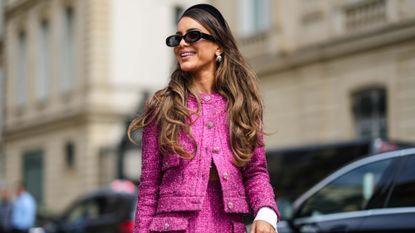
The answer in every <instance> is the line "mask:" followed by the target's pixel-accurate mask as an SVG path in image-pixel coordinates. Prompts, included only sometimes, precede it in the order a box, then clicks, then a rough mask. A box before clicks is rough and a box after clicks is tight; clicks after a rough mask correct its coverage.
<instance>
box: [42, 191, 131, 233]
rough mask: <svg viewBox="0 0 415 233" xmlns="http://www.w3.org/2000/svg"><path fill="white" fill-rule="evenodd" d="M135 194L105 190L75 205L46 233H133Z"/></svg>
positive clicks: (85, 196)
mask: <svg viewBox="0 0 415 233" xmlns="http://www.w3.org/2000/svg"><path fill="white" fill-rule="evenodd" d="M135 203H136V194H135V192H124V191H121V192H120V191H115V190H113V189H103V190H98V191H94V192H92V193H89V194H86V195H84V196H82V197H80V198H79V199H77V200H76V201H74V202H73V203H72V204H71V205H70V206H69V207H68V208H67V209H66V210H65V211H64V212H63V214H61V215H60V216H59V217H58V218H56V219H54V220H53V221H51V222H49V223H47V224H46V225H45V226H44V227H43V231H44V232H45V233H132V232H133V225H134V224H133V223H134V222H133V219H134V212H135Z"/></svg>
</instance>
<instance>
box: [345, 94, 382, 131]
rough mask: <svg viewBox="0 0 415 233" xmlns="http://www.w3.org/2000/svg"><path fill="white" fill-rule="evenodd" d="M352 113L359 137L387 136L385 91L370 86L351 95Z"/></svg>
mask: <svg viewBox="0 0 415 233" xmlns="http://www.w3.org/2000/svg"><path fill="white" fill-rule="evenodd" d="M352 98H353V100H352V101H353V115H354V121H355V128H356V133H357V136H358V137H359V138H369V139H370V138H379V137H380V138H387V136H388V135H387V134H388V133H387V106H386V91H385V89H383V88H372V89H366V90H363V91H359V92H357V93H355V94H354V95H353V97H352Z"/></svg>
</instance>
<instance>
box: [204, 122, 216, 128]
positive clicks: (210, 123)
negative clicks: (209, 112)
mask: <svg viewBox="0 0 415 233" xmlns="http://www.w3.org/2000/svg"><path fill="white" fill-rule="evenodd" d="M206 126H207V127H208V129H211V128H213V127H214V126H215V124H214V123H213V122H212V121H209V122H208V123H207V124H206Z"/></svg>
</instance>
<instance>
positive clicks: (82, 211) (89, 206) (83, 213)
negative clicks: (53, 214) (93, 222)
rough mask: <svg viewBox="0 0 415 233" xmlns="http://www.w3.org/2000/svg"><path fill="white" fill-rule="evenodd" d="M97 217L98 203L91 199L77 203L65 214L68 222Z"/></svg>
mask: <svg viewBox="0 0 415 233" xmlns="http://www.w3.org/2000/svg"><path fill="white" fill-rule="evenodd" d="M98 217H99V206H98V203H97V202H96V201H95V200H94V199H92V200H88V201H83V202H79V203H77V204H76V205H75V206H74V207H73V208H72V209H71V210H70V211H69V212H68V213H67V215H66V217H65V219H66V220H67V221H68V222H70V223H71V222H79V221H82V220H87V219H96V218H98Z"/></svg>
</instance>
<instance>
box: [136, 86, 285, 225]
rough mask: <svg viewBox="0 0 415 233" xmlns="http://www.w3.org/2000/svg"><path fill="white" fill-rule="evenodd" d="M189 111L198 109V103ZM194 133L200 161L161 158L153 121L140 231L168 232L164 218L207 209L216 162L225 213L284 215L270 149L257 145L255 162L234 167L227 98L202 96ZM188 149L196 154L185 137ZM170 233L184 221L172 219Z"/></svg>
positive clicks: (146, 133)
mask: <svg viewBox="0 0 415 233" xmlns="http://www.w3.org/2000/svg"><path fill="white" fill-rule="evenodd" d="M187 104H188V107H189V108H191V109H194V110H196V109H197V102H196V99H195V98H194V97H193V96H192V97H189V99H188V103H187ZM192 120H193V121H194V123H193V124H192V125H191V130H192V135H193V137H194V139H195V140H196V142H197V143H198V145H197V148H196V153H195V157H194V158H193V159H192V160H186V159H182V158H180V157H178V156H177V155H176V154H173V153H172V154H164V155H161V154H160V151H159V147H158V143H157V142H158V130H157V126H156V125H155V124H154V123H153V124H150V125H148V126H147V127H145V128H144V130H143V137H142V167H141V178H140V185H139V192H138V200H137V207H136V217H135V229H134V233H143V232H144V233H147V232H150V231H151V230H157V229H163V224H164V223H165V221H164V220H163V219H160V217H158V216H157V215H158V214H162V213H166V212H172V211H197V210H200V209H201V207H202V203H203V199H204V194H205V192H206V188H207V185H208V180H209V171H210V167H211V164H212V162H213V163H214V164H215V166H216V168H217V171H218V175H219V180H220V184H221V187H222V193H223V203H224V208H225V209H224V211H225V212H227V213H242V214H246V213H249V212H250V208H251V209H252V210H253V213H254V215H256V214H257V212H258V210H259V209H260V208H261V207H265V206H266V207H270V208H272V209H273V210H274V211H275V212H276V213H277V215H278V216H279V212H278V208H277V205H276V201H275V197H274V191H273V188H272V187H271V185H270V182H269V175H268V171H267V164H266V158H265V148H264V147H257V148H256V149H255V151H254V154H253V157H252V160H251V161H250V162H249V164H248V165H247V166H245V167H243V168H240V167H237V166H235V165H234V164H233V163H232V156H233V155H232V150H231V145H230V136H229V125H228V121H227V111H226V99H225V98H224V97H223V96H221V95H219V94H209V95H208V94H202V95H201V109H200V113H199V114H193V116H192ZM179 139H180V141H181V143H182V146H183V147H184V149H186V150H188V151H192V150H193V149H194V148H192V143H191V141H190V139H189V138H188V137H186V136H184V135H181V136H180V138H179ZM169 221H170V223H169V226H170V228H171V229H170V230H172V229H174V228H175V224H177V225H180V224H184V222H185V221H184V220H182V219H169Z"/></svg>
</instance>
